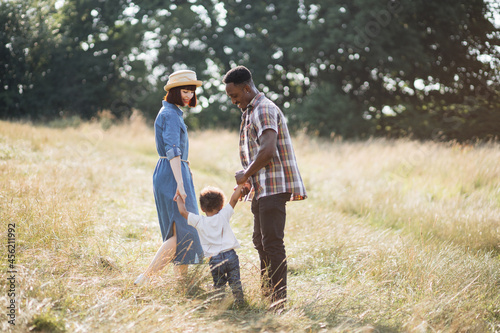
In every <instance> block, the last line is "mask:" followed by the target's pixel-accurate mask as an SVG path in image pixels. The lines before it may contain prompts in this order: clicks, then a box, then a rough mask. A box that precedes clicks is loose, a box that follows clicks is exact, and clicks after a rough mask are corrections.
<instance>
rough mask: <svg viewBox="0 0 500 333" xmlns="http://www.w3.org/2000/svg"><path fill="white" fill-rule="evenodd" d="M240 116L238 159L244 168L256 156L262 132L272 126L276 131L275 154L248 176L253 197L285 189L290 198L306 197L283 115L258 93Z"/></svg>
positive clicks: (301, 198)
mask: <svg viewBox="0 0 500 333" xmlns="http://www.w3.org/2000/svg"><path fill="white" fill-rule="evenodd" d="M241 120H242V121H241V126H240V159H241V164H242V165H243V168H244V169H246V168H248V166H249V165H250V164H251V163H252V162H253V161H254V160H255V158H256V157H257V153H258V152H259V149H260V142H259V138H260V136H261V135H262V133H263V132H264V131H265V130H266V129H272V130H274V131H275V132H276V133H277V134H278V138H277V145H276V154H275V155H274V157H273V158H272V160H271V162H269V164H268V165H266V166H265V167H263V168H262V169H260V170H259V171H258V172H257V173H256V174H254V175H253V176H252V177H250V181H251V183H252V185H253V190H254V191H255V199H259V198H261V197H265V196H269V195H274V194H279V193H286V192H289V193H291V194H292V196H291V198H290V200H303V199H305V198H307V194H306V189H305V187H304V183H303V182H302V178H301V176H300V172H299V168H298V166H297V161H296V159H295V153H294V151H293V146H292V141H291V139H290V134H289V133H288V127H287V125H286V120H285V116H284V115H283V113H282V112H281V110H280V109H279V108H278V107H277V106H276V104H274V103H273V102H272V101H271V100H269V99H268V98H267V97H265V96H264V94H263V93H259V94H258V95H256V96H255V97H254V99H253V100H252V101H251V102H250V104H249V105H248V107H247V109H246V110H245V112H243V114H242V116H241Z"/></svg>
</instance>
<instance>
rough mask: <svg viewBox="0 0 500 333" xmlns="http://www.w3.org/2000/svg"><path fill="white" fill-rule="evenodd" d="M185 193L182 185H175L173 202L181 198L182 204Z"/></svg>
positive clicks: (184, 199) (184, 200)
mask: <svg viewBox="0 0 500 333" xmlns="http://www.w3.org/2000/svg"><path fill="white" fill-rule="evenodd" d="M186 197H187V194H186V191H185V190H184V185H177V191H175V196H174V201H177V199H178V198H181V199H182V201H183V202H186Z"/></svg>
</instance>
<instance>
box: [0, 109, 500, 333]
mask: <svg viewBox="0 0 500 333" xmlns="http://www.w3.org/2000/svg"><path fill="white" fill-rule="evenodd" d="M190 135H191V142H190V143H191V151H190V161H191V166H192V171H193V174H194V179H195V186H196V190H197V191H199V190H201V189H202V188H203V187H204V186H206V185H215V186H219V187H221V188H222V189H223V190H224V191H225V192H226V193H229V192H230V191H231V189H232V187H233V174H234V171H236V170H237V169H239V167H240V165H239V161H238V154H237V135H236V134H234V133H230V132H224V131H217V132H215V131H207V132H200V133H191V134H190ZM294 143H295V148H296V152H297V155H298V159H299V165H300V167H301V170H302V173H303V178H304V181H305V182H306V187H307V189H308V192H309V199H307V200H306V201H304V202H298V203H296V202H292V203H289V204H288V220H287V228H286V239H285V242H286V246H287V254H288V256H289V294H290V301H289V303H288V306H287V309H286V311H285V312H283V313H282V314H281V315H276V314H273V313H269V312H267V311H266V308H267V303H266V302H265V300H262V299H261V298H260V296H259V288H258V270H257V267H256V265H257V264H258V262H257V255H256V251H255V250H253V248H252V244H251V230H252V227H251V226H252V216H251V213H250V212H249V203H239V204H238V206H237V207H236V213H235V215H234V218H233V226H234V230H235V233H236V235H237V237H238V238H239V239H240V240H241V243H242V248H241V249H240V250H239V251H238V253H239V255H240V261H241V264H242V280H243V284H244V289H245V295H246V297H247V299H248V306H247V307H246V308H245V309H241V310H234V309H232V308H231V296H228V297H227V298H226V299H224V300H222V301H221V300H218V299H216V298H215V297H214V296H213V294H212V293H211V289H210V284H211V278H210V276H209V272H208V270H207V267H206V266H203V265H202V266H198V267H197V269H193V270H191V273H190V282H189V283H182V282H179V281H176V280H175V277H174V274H173V272H172V270H171V268H167V269H166V270H165V271H164V272H163V273H162V275H161V276H160V277H158V278H157V279H156V280H155V281H154V282H153V283H152V284H151V285H149V286H145V287H139V288H137V287H134V286H133V284H132V282H133V280H134V278H135V277H136V276H137V274H138V273H139V272H141V271H142V270H143V269H144V268H145V267H146V265H147V264H148V263H149V260H150V259H151V257H152V256H153V254H154V253H155V251H156V250H157V248H158V246H159V245H160V232H159V227H158V222H157V217H156V210H155V206H154V199H153V195H152V172H153V169H154V166H155V163H156V160H157V156H156V151H155V144H154V138H153V132H152V130H151V129H150V128H147V127H146V126H145V125H144V123H143V122H142V121H141V120H140V119H135V120H132V121H130V122H129V123H126V124H122V125H119V126H112V127H110V128H108V129H107V130H103V129H102V127H101V126H100V125H99V124H98V123H91V124H82V125H80V126H79V127H78V128H76V129H73V128H66V129H51V128H47V127H39V126H36V127H35V126H30V125H28V124H18V123H8V122H0V171H1V172H0V179H1V182H0V217H1V220H2V229H1V230H0V235H1V239H3V240H4V243H7V225H8V224H9V223H16V226H17V227H16V256H17V257H16V259H17V263H16V264H17V266H16V268H17V271H18V273H17V276H16V279H17V281H16V282H17V285H16V302H17V303H16V304H17V314H16V326H15V329H14V328H13V327H12V326H11V325H9V324H8V322H7V317H6V314H5V313H6V311H3V312H2V313H0V320H1V322H0V327H1V328H2V329H7V330H15V331H20V332H22V331H29V330H32V331H46V332H52V331H54V332H57V331H68V332H110V331H111V332H118V331H119V332H163V331H170V332H190V331H192V332H236V331H238V332H240V331H248V332H376V331H379V332H400V331H403V332H498V331H500V296H499V294H500V293H499V288H500V255H499V254H500V222H499V221H500V163H498V161H499V160H500V145H499V144H496V143H489V144H483V145H475V146H463V145H458V144H448V143H446V144H445V143H418V142H414V141H406V140H398V141H388V140H371V141H366V142H333V143H332V142H322V141H317V140H312V139H309V138H307V137H303V136H298V137H296V138H295V140H294ZM4 248H6V247H4ZM5 257H6V256H5V255H4V259H2V262H1V267H2V270H3V271H6V268H7V264H8V262H7V260H6V259H5ZM0 287H1V288H0V289H1V290H2V291H1V294H0V299H1V302H2V304H7V302H8V301H9V297H8V296H7V290H8V284H7V282H6V279H2V280H1V282H0ZM4 308H5V307H4Z"/></svg>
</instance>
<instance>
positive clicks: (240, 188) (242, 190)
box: [234, 182, 252, 201]
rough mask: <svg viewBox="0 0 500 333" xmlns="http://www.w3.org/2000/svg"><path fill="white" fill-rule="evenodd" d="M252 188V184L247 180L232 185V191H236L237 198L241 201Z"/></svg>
mask: <svg viewBox="0 0 500 333" xmlns="http://www.w3.org/2000/svg"><path fill="white" fill-rule="evenodd" d="M251 189H252V185H251V184H250V183H248V182H246V183H245V184H240V185H236V186H235V187H234V191H235V192H236V193H238V199H239V200H240V201H241V200H243V198H244V197H245V196H247V195H248V193H250V190H251Z"/></svg>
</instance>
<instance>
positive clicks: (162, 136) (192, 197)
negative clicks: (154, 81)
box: [153, 101, 203, 265]
mask: <svg viewBox="0 0 500 333" xmlns="http://www.w3.org/2000/svg"><path fill="white" fill-rule="evenodd" d="M162 102H163V107H162V108H161V109H160V111H159V112H158V115H157V116H156V120H155V141H156V150H157V151H158V155H159V156H160V159H159V160H158V163H157V164H156V168H155V171H154V174H153V189H154V196H155V202H156V210H157V212H158V220H159V222H160V229H161V235H162V237H163V241H166V240H167V239H169V238H170V237H172V236H173V235H174V233H173V229H172V226H173V223H174V222H175V229H176V233H177V252H176V255H175V258H174V263H175V264H181V265H185V264H198V263H201V261H202V259H203V249H202V247H201V243H200V238H199V236H198V232H197V231H196V229H195V228H194V227H193V226H190V225H188V223H187V221H186V219H185V218H184V217H182V215H181V214H180V213H179V209H178V208H177V203H176V202H175V201H174V196H175V192H176V190H177V182H176V181H175V178H174V174H173V172H172V168H171V167H170V160H171V159H172V158H174V157H176V156H180V158H181V160H182V161H181V170H182V178H183V181H184V189H185V191H186V194H187V197H186V208H187V210H188V211H189V212H192V213H195V214H198V205H197V201H196V193H195V190H194V185H193V178H192V176H191V171H190V170H189V165H188V163H187V159H188V151H189V140H188V133H187V127H186V124H185V123H184V119H183V118H182V115H183V112H182V110H181V109H179V108H178V107H177V106H176V105H174V104H171V103H168V102H166V101H162Z"/></svg>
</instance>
